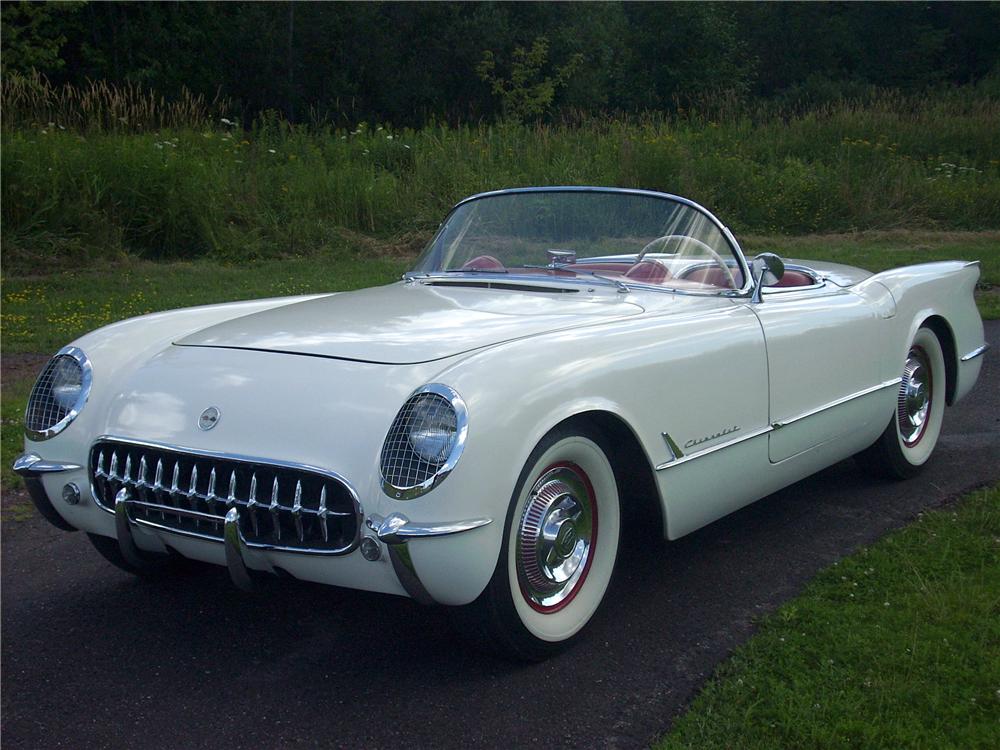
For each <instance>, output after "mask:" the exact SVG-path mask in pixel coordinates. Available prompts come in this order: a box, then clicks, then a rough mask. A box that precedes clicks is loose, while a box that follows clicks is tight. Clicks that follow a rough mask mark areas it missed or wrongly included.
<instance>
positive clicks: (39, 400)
mask: <svg viewBox="0 0 1000 750" xmlns="http://www.w3.org/2000/svg"><path fill="white" fill-rule="evenodd" d="M83 384H84V368H83V365H82V364H81V362H80V361H79V360H78V359H77V358H76V357H75V356H73V355H72V354H63V353H60V354H57V355H56V356H54V357H53V358H52V359H50V360H49V363H48V364H47V365H46V366H45V369H44V370H42V374H41V375H39V376H38V380H36V381H35V385H34V387H33V388H32V389H31V395H30V396H29V397H28V408H27V410H26V411H25V413H24V426H25V428H26V429H27V430H28V432H29V433H33V434H35V435H45V433H47V432H48V431H49V430H51V429H52V428H53V427H55V426H56V425H58V424H59V423H61V422H62V421H63V420H65V419H67V418H68V417H70V416H71V415H72V414H73V413H74V408H75V407H76V401H77V400H78V398H74V399H73V403H65V399H64V400H63V402H62V403H60V400H59V399H57V398H56V395H55V394H56V391H57V390H59V389H64V388H67V387H70V388H72V387H74V386H75V387H76V388H77V390H82V389H83Z"/></svg>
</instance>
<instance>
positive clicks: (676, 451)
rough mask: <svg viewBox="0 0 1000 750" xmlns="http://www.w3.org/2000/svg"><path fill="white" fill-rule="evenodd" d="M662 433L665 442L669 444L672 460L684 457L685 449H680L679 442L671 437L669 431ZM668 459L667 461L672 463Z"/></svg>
mask: <svg viewBox="0 0 1000 750" xmlns="http://www.w3.org/2000/svg"><path fill="white" fill-rule="evenodd" d="M660 435H661V436H662V437H663V442H664V443H666V444H667V451H669V453H670V461H676V460H677V459H678V458H684V451H682V450H681V449H680V446H679V445H677V442H676V441H675V440H674V439H673V438H672V437H670V433H669V432H661V433H660ZM670 461H667V462H666V463H670Z"/></svg>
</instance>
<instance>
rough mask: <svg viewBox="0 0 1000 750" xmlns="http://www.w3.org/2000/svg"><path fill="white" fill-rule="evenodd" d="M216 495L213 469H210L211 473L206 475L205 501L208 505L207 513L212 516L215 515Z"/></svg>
mask: <svg viewBox="0 0 1000 750" xmlns="http://www.w3.org/2000/svg"><path fill="white" fill-rule="evenodd" d="M216 499H217V495H216V494H215V467H214V466H213V467H212V471H211V473H210V474H209V475H208V493H207V494H206V495H205V501H206V502H207V503H208V512H209V513H211V514H212V515H213V516H214V515H215V501H216Z"/></svg>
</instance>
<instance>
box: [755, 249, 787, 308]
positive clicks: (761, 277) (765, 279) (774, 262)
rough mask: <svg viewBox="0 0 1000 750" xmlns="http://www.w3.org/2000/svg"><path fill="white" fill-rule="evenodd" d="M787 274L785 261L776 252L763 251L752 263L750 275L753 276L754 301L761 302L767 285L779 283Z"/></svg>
mask: <svg viewBox="0 0 1000 750" xmlns="http://www.w3.org/2000/svg"><path fill="white" fill-rule="evenodd" d="M784 275H785V261H783V260H782V259H781V258H779V257H778V256H777V255H775V254H774V253H761V254H760V255H758V256H757V257H756V258H754V259H753V263H751V264H750V276H751V277H752V278H753V283H754V289H753V301H754V302H760V300H761V296H760V295H761V293H762V292H763V291H764V287H765V286H770V285H772V284H777V283H778V282H779V281H781V277H782V276H784Z"/></svg>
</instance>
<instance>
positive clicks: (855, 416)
mask: <svg viewBox="0 0 1000 750" xmlns="http://www.w3.org/2000/svg"><path fill="white" fill-rule="evenodd" d="M751 308H752V309H753V311H754V313H755V314H756V316H757V318H758V320H759V321H760V325H761V327H762V329H763V332H764V340H765V343H766V346H767V365H768V392H769V414H770V421H771V425H772V428H773V430H772V432H771V433H770V435H769V438H768V441H769V442H768V453H769V458H770V461H771V462H772V463H777V462H780V461H784V460H787V459H789V458H792V457H793V456H796V455H797V454H799V453H802V452H804V451H807V450H809V449H810V448H813V447H815V446H817V445H821V444H823V443H826V442H829V441H831V440H835V439H837V438H838V437H841V436H843V435H844V434H845V433H847V432H848V431H850V430H856V429H860V428H861V427H863V426H865V425H867V424H868V422H869V421H870V420H872V419H875V418H879V419H880V418H881V417H880V416H879V415H880V412H879V410H873V409H871V408H870V405H869V404H868V403H867V402H866V400H865V399H864V398H863V396H864V395H866V394H868V393H871V392H872V390H873V389H877V388H878V387H879V385H880V377H879V376H880V373H879V364H878V363H879V355H880V351H881V346H882V345H881V341H880V336H879V332H880V326H879V325H878V323H879V316H878V313H877V311H876V310H875V309H874V308H873V307H872V306H871V305H870V304H869V303H868V302H867V301H866V300H864V299H863V298H862V297H860V296H858V295H856V294H854V293H852V292H851V291H850V290H848V289H844V288H841V287H838V286H836V285H835V284H833V283H832V282H823V281H820V282H818V283H817V284H815V285H813V286H810V287H805V288H801V289H796V288H785V289H777V288H776V289H772V290H768V291H766V292H765V293H764V295H763V300H762V301H761V302H759V303H753V304H752V305H751Z"/></svg>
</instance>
